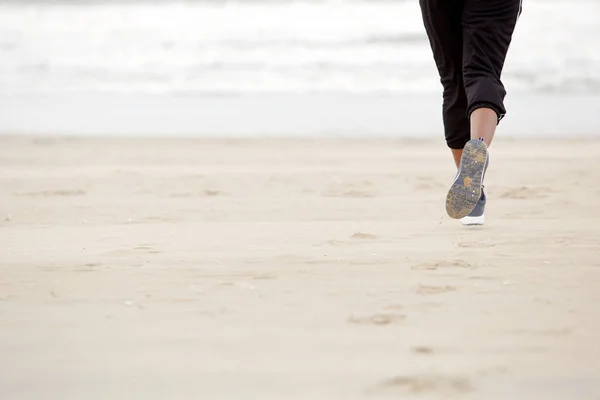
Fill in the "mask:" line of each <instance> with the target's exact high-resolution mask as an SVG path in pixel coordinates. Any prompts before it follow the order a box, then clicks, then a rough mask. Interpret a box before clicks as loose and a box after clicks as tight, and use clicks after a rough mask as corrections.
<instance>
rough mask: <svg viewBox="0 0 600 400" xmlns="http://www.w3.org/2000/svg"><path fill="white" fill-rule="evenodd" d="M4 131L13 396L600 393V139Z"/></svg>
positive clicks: (4, 313) (0, 238)
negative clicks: (485, 156)
mask: <svg viewBox="0 0 600 400" xmlns="http://www.w3.org/2000/svg"><path fill="white" fill-rule="evenodd" d="M491 156H492V157H491V166H490V170H489V172H488V177H487V188H488V191H487V193H488V197H489V206H488V212H487V225H486V226H485V227H484V228H471V229H467V228H464V227H462V226H461V225H460V224H459V223H458V222H457V221H454V220H450V219H449V218H447V217H446V216H445V212H444V198H445V195H446V189H447V186H448V184H449V182H450V180H451V179H452V178H453V176H454V171H453V168H452V162H451V159H450V155H449V154H448V151H447V150H446V149H445V147H444V144H443V142H442V141H441V140H438V141H392V140H328V141H315V140H312V141H311V140H306V141H302V140H291V139H290V140H267V139H265V140H255V141H242V140H183V139H181V140H180V139H165V140H159V139H146V140H142V139H139V140H133V139H121V140H119V139H68V138H44V139H42V138H37V139H36V138H23V137H22V138H15V137H2V138H0V398H2V399H3V400H16V399H44V400H49V399H61V400H70V399H77V400H79V399H86V400H88V399H207V400H214V399H261V400H263V399H277V400H289V399H323V400H336V399H343V400H352V399H386V398H389V399H486V400H489V399H494V400H496V399H498V400H506V399H527V400H530V399H543V400H550V399H561V400H562V399H564V400H588V399H589V400H597V399H600V228H599V227H600V201H599V200H598V199H599V198H600V161H599V160H600V141H598V140H596V141H593V140H589V141H566V140H555V141H541V140H538V141H535V142H524V141H513V140H506V139H502V138H498V139H497V142H496V143H495V144H494V146H493V148H492V154H491Z"/></svg>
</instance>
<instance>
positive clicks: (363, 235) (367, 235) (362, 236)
mask: <svg viewBox="0 0 600 400" xmlns="http://www.w3.org/2000/svg"><path fill="white" fill-rule="evenodd" d="M352 239H377V235H373V234H371V233H362V232H356V233H355V234H354V235H352Z"/></svg>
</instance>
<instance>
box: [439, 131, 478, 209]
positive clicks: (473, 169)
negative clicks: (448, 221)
mask: <svg viewBox="0 0 600 400" xmlns="http://www.w3.org/2000/svg"><path fill="white" fill-rule="evenodd" d="M486 160H487V145H486V144H485V143H484V142H483V141H482V140H480V139H473V140H469V141H468V142H467V144H466V145H465V148H464V149H463V154H462V158H461V160H460V172H459V174H458V176H457V178H456V179H455V180H454V183H453V184H452V187H450V190H449V191H448V195H447V196H446V212H447V213H448V215H449V216H450V218H454V219H460V218H463V217H466V216H467V215H469V213H471V211H473V209H474V208H475V206H476V205H477V201H479V198H480V197H481V188H482V183H483V179H482V177H483V173H484V170H485V163H486Z"/></svg>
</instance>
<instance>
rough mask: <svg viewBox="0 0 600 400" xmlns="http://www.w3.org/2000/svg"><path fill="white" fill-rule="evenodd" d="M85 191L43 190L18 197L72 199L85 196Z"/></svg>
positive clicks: (20, 194) (21, 194)
mask: <svg viewBox="0 0 600 400" xmlns="http://www.w3.org/2000/svg"><path fill="white" fill-rule="evenodd" d="M84 195H85V190H81V189H74V190H69V189H64V190H43V191H40V192H29V193H19V194H18V196H34V197H53V196H62V197H71V196H84Z"/></svg>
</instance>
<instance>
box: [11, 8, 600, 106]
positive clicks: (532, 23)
mask: <svg viewBox="0 0 600 400" xmlns="http://www.w3.org/2000/svg"><path fill="white" fill-rule="evenodd" d="M598 15H600V2H598V1H595V0H580V1H577V2H576V3H573V2H571V1H564V0H555V1H553V0H528V1H526V2H525V4H524V11H523V14H522V16H521V19H520V21H519V26H518V28H517V31H516V33H515V37H514V41H513V45H512V48H511V52H510V54H509V57H508V60H507V64H506V69H505V81H506V84H507V88H508V90H509V91H512V92H514V91H528V92H540V91H541V92H546V91H553V92H576V93H596V92H600V52H599V51H598V49H599V48H600V39H599V38H600V24H598V22H597V16H598ZM0 59H1V60H2V63H0V94H1V95H7V94H10V93H13V94H14V93H57V92H65V91H69V92H71V91H76V92H77V91H85V92H115V93H124V92H125V93H174V94H194V95H203V94H204V95H205V94H218V93H229V94H230V93H273V92H278V93H281V92H288V93H289V92H302V93H307V92H323V91H325V92H327V91H330V92H352V93H373V92H392V93H402V92H407V91H408V92H412V91H429V92H432V91H439V81H438V79H437V76H436V71H435V68H434V65H433V61H432V57H431V52H430V50H429V47H428V42H427V39H426V37H425V33H424V30H423V26H422V20H421V15H420V12H419V7H418V1H416V0H415V1H402V2H386V1H368V2H366V1H365V2H357V1H353V2H348V1H316V2H293V1H283V2H235V3H234V2H206V1H204V2H176V1H172V2H144V1H138V2H127V3H120V2H108V3H106V2H96V3H92V4H85V3H81V2H76V3H73V2H68V1H62V2H57V3H56V2H54V3H50V4H49V3H39V2H34V3H31V2H27V1H19V2H1V1H0Z"/></svg>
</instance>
